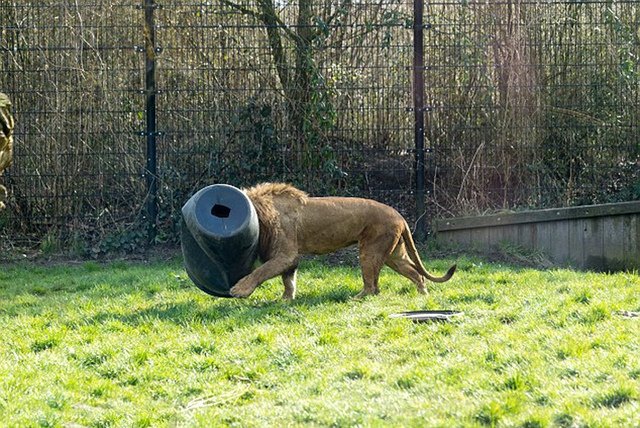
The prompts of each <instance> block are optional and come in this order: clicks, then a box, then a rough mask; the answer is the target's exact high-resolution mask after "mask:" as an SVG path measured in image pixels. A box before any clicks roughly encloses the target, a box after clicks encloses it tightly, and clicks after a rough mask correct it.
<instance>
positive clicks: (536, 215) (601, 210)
mask: <svg viewBox="0 0 640 428" xmlns="http://www.w3.org/2000/svg"><path fill="white" fill-rule="evenodd" d="M637 213H640V201H633V202H621V203H615V204H603V205H587V206H581V207H570V208H555V209H547V210H538V211H526V212H516V213H499V214H491V215H484V216H477V217H460V218H450V219H441V220H436V221H435V223H434V224H435V227H436V229H437V230H438V231H444V230H456V229H473V228H479V227H493V226H505V225H510V224H523V223H541V222H547V221H559V220H573V219H578V218H593V217H602V216H610V215H627V214H637Z"/></svg>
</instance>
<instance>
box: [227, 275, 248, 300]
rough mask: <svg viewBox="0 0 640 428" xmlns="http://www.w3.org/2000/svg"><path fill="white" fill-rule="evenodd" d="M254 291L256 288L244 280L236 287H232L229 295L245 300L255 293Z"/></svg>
mask: <svg viewBox="0 0 640 428" xmlns="http://www.w3.org/2000/svg"><path fill="white" fill-rule="evenodd" d="M253 290H254V287H251V284H249V282H248V281H246V280H245V279H244V278H243V279H241V280H240V281H238V283H237V284H236V285H234V286H233V287H231V289H230V290H229V293H230V294H231V295H232V296H233V297H240V298H244V297H249V295H250V294H251V293H252V292H253Z"/></svg>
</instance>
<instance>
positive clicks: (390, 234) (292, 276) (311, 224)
mask: <svg viewBox="0 0 640 428" xmlns="http://www.w3.org/2000/svg"><path fill="white" fill-rule="evenodd" d="M243 191H244V193H245V194H246V195H247V196H248V198H249V199H250V200H251V202H252V203H253V205H254V207H255V209H256V213H257V215H258V222H259V224H260V233H259V238H258V256H259V258H260V260H261V261H262V262H263V264H262V265H260V266H259V267H257V268H256V269H255V270H253V272H251V273H250V274H249V275H247V276H245V277H244V278H242V279H240V280H239V281H238V282H237V283H236V284H235V285H234V286H233V287H232V288H231V290H230V293H231V295H232V296H234V297H248V296H249V295H250V294H251V293H253V291H254V290H255V289H256V288H257V287H258V286H259V285H260V284H262V283H263V282H264V281H266V280H268V279H271V278H274V277H276V276H279V275H280V276H282V282H283V283H284V293H283V294H282V298H283V299H286V300H292V299H294V298H295V296H296V271H297V269H298V263H299V261H300V256H301V255H304V254H328V253H332V252H334V251H336V250H338V249H341V248H345V247H348V246H351V245H355V244H357V245H358V248H359V253H360V267H361V270H362V279H363V282H364V288H363V289H362V291H361V292H360V293H359V294H358V295H357V296H356V297H358V298H362V297H364V296H366V295H373V294H378V293H380V288H379V287H378V277H379V275H380V270H381V269H382V266H383V265H385V264H386V265H387V266H389V267H390V268H391V269H393V270H394V271H396V272H398V273H399V274H401V275H403V276H405V277H407V278H408V279H410V280H411V281H412V282H413V283H414V284H415V285H416V287H417V289H418V292H420V293H422V294H426V293H427V291H426V289H425V285H424V280H423V277H424V278H427V279H429V280H430V281H433V282H444V281H448V280H449V279H450V278H451V277H452V276H453V273H454V272H455V270H456V265H453V266H452V267H451V268H450V269H449V271H448V272H447V273H446V274H445V275H444V276H441V277H436V276H433V275H431V274H430V273H429V272H427V270H426V269H425V268H424V266H423V265H422V261H421V260H420V256H419V255H418V251H417V250H416V246H415V243H414V241H413V238H412V237H411V231H410V230H409V226H408V225H407V222H406V221H405V219H404V218H403V217H402V216H401V215H400V213H398V212H397V211H396V210H395V209H393V208H391V207H390V206H388V205H385V204H382V203H380V202H376V201H373V200H370V199H362V198H348V197H309V196H308V195H307V193H305V192H303V191H302V190H299V189H297V188H295V187H293V186H291V185H288V184H284V183H263V184H259V185H256V186H254V187H251V188H248V189H243Z"/></svg>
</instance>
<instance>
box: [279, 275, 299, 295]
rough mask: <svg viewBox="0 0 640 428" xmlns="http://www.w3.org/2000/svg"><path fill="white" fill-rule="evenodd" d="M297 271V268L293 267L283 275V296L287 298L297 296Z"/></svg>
mask: <svg viewBox="0 0 640 428" xmlns="http://www.w3.org/2000/svg"><path fill="white" fill-rule="evenodd" d="M296 272H297V269H292V270H290V271H289V272H286V273H284V274H283V275H282V283H283V284H284V293H283V294H282V298H283V299H285V300H293V299H295V298H296Z"/></svg>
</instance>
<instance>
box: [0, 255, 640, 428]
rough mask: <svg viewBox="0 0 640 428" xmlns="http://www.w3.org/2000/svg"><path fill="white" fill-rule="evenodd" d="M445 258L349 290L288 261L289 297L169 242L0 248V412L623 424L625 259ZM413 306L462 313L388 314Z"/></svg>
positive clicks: (265, 423) (71, 422) (634, 372)
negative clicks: (85, 254) (198, 270)
mask: <svg viewBox="0 0 640 428" xmlns="http://www.w3.org/2000/svg"><path fill="white" fill-rule="evenodd" d="M451 262H452V260H444V261H429V262H428V263H427V268H428V269H430V270H432V271H433V272H434V273H437V274H442V273H444V271H446V269H447V268H448V266H449V265H450V264H451ZM458 262H459V267H458V272H457V273H456V275H455V276H454V278H453V279H452V280H451V281H450V282H448V283H444V284H430V286H429V289H430V294H429V295H428V296H423V295H419V294H417V293H416V291H415V289H414V288H413V286H412V285H411V283H410V282H409V281H408V280H406V279H404V278H402V277H400V276H398V275H397V274H395V273H393V272H392V271H390V270H388V269H387V270H385V271H384V272H383V275H382V277H381V288H382V293H381V294H380V295H379V296H376V297H369V298H366V299H364V300H362V301H359V300H354V299H352V298H351V297H352V296H354V295H355V294H356V293H357V292H358V291H359V290H360V289H361V280H360V272H359V269H357V268H353V267H349V266H346V267H345V266H342V267H340V266H337V267H336V266H329V265H327V264H323V263H322V262H321V261H311V262H305V263H304V264H303V265H302V266H301V270H300V273H299V279H298V283H299V287H298V299H297V300H296V301H295V302H293V303H284V302H281V301H280V300H279V296H280V294H281V293H282V285H281V283H280V281H279V280H272V281H270V282H268V283H266V284H264V285H263V286H262V287H261V288H259V289H258V290H257V291H256V293H254V295H252V296H251V297H250V298H249V299H246V300H236V299H217V298H213V297H210V296H208V295H206V294H205V293H203V292H201V291H200V290H199V289H197V288H196V287H195V286H194V285H193V284H192V283H191V282H190V281H189V280H188V278H186V275H185V273H184V270H183V268H182V266H181V261H180V260H178V259H175V260H172V261H170V262H167V263H156V264H149V265H143V264H128V263H123V262H117V263H112V264H109V265H101V264H96V263H92V262H88V263H84V264H79V265H73V266H57V267H55V266H54V267H42V266H40V267H38V266H35V267H34V266H30V265H26V264H25V265H20V264H18V265H10V266H0V322H1V325H2V330H3V331H2V340H1V341H0V426H7V427H31V426H33V427H68V428H71V427H73V428H76V427H165V426H166V427H211V426H221V427H222V426H239V427H252V426H257V427H279V426H331V427H350V426H366V427H369V426H373V427H382V426H389V427H400V426H408V427H487V426H496V427H503V426H504V427H522V428H525V427H529V428H533V427H638V426H640V318H632V317H626V316H623V315H621V314H619V311H638V310H640V276H638V274H637V273H635V274H633V273H619V274H614V275H607V274H595V273H578V272H573V271H569V270H533V269H525V268H516V267H509V266H503V265H499V264H494V263H486V262H482V261H481V260H479V259H474V258H462V259H460V260H458ZM423 309H454V310H459V311H462V312H463V315H462V316H460V317H456V318H455V319H454V320H453V321H450V322H432V323H413V322H410V321H408V320H404V319H393V318H389V315H390V314H393V313H396V312H401V311H408V310H423Z"/></svg>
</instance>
